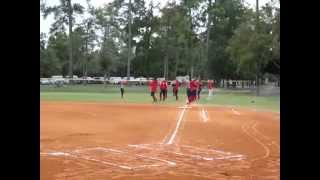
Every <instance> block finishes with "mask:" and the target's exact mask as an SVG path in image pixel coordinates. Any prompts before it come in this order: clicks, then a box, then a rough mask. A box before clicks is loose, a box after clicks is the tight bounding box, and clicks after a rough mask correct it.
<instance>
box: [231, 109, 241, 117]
mask: <svg viewBox="0 0 320 180" xmlns="http://www.w3.org/2000/svg"><path fill="white" fill-rule="evenodd" d="M231 110H232V112H233V114H235V115H238V116H239V115H241V114H240V113H239V112H238V111H236V110H234V109H233V108H232V109H231Z"/></svg>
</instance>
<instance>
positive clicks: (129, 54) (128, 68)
mask: <svg viewBox="0 0 320 180" xmlns="http://www.w3.org/2000/svg"><path fill="white" fill-rule="evenodd" d="M128 28H129V43H128V64H127V79H128V80H129V79H130V60H131V0H129V24H128Z"/></svg>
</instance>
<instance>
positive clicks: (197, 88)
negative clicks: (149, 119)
mask: <svg viewBox="0 0 320 180" xmlns="http://www.w3.org/2000/svg"><path fill="white" fill-rule="evenodd" d="M202 85H203V84H202V82H201V80H200V79H199V78H198V79H195V78H193V79H192V80H191V81H190V82H188V83H187V102H186V103H187V104H190V103H192V102H194V101H196V100H200V94H201V90H202ZM158 86H159V87H160V101H165V100H166V99H167V94H168V82H167V81H166V80H162V81H160V82H158V81H157V79H156V78H154V79H153V80H152V81H150V82H149V90H150V93H151V97H152V98H153V102H157V101H158V99H157V96H156V93H157V89H158ZM172 87H173V88H172V91H173V95H174V96H175V97H176V101H177V100H178V93H179V87H180V82H179V81H178V80H175V81H174V82H173V83H172ZM213 88H214V85H213V80H208V91H209V96H212V93H213Z"/></svg>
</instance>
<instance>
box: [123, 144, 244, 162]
mask: <svg viewBox="0 0 320 180" xmlns="http://www.w3.org/2000/svg"><path fill="white" fill-rule="evenodd" d="M128 146H130V147H135V148H141V149H149V150H156V151H162V150H161V149H156V148H151V147H146V146H145V145H141V144H140V145H128ZM184 147H188V148H191V149H198V150H201V151H206V152H205V153H208V152H209V151H211V152H218V153H220V154H224V156H223V157H204V156H200V155H193V154H185V153H180V152H173V151H163V152H166V153H171V154H176V155H180V156H186V157H192V158H195V159H202V160H206V161H212V160H224V159H235V160H242V159H243V158H244V156H243V155H241V154H238V155H231V153H230V152H224V151H219V150H212V149H209V150H207V149H201V148H195V147H193V146H184Z"/></svg>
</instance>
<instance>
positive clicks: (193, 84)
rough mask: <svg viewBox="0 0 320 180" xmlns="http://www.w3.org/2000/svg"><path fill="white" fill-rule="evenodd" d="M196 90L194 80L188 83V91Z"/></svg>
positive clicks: (196, 86)
mask: <svg viewBox="0 0 320 180" xmlns="http://www.w3.org/2000/svg"><path fill="white" fill-rule="evenodd" d="M197 88H198V84H197V81H196V80H192V81H191V82H190V90H191V91H194V90H197Z"/></svg>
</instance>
